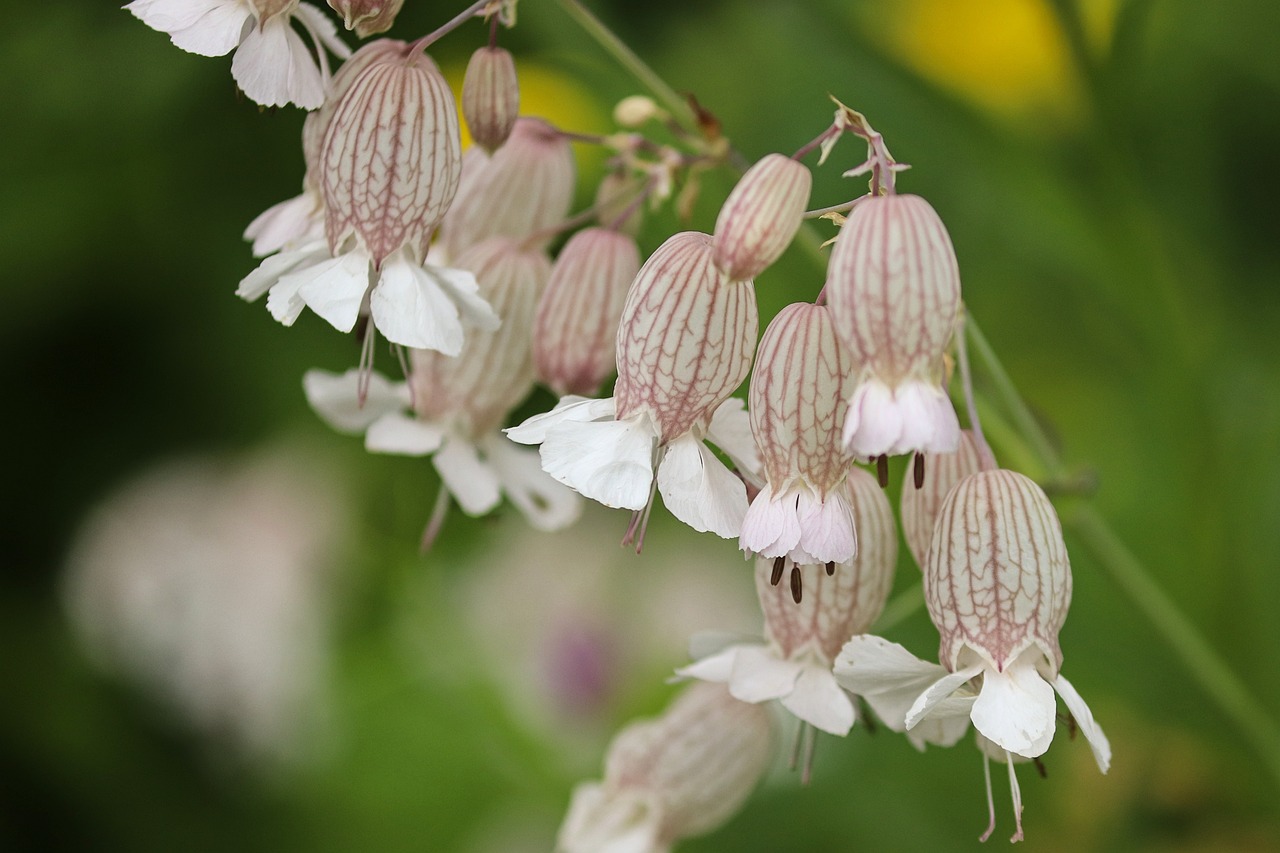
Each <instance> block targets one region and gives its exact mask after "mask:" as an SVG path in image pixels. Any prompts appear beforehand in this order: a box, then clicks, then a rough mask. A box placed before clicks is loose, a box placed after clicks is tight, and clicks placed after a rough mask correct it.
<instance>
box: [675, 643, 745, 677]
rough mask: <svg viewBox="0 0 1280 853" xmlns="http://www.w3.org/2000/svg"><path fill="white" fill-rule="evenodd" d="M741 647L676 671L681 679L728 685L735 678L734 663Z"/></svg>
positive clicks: (730, 649) (716, 654)
mask: <svg viewBox="0 0 1280 853" xmlns="http://www.w3.org/2000/svg"><path fill="white" fill-rule="evenodd" d="M740 648H742V647H741V646H730V647H728V648H725V649H721V650H720V651H718V652H716V653H715V654H710V655H707V656H706V657H704V658H702V659H701V660H697V661H694V662H693V663H691V664H689V665H688V666H682V667H680V668H679V669H677V670H676V675H678V676H680V677H681V678H697V679H699V680H700V681H712V682H715V683H716V684H728V683H729V679H730V678H732V677H733V662H734V661H735V660H737V657H738V650H739V649H740Z"/></svg>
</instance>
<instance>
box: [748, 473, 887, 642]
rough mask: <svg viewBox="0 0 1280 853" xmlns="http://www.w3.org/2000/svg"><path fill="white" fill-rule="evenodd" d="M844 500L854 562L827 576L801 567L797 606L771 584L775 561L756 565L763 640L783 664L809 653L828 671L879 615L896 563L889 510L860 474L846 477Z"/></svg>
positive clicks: (868, 478) (870, 479)
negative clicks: (855, 542)
mask: <svg viewBox="0 0 1280 853" xmlns="http://www.w3.org/2000/svg"><path fill="white" fill-rule="evenodd" d="M848 496H849V502H850V504H851V505H852V508H853V515H854V523H855V525H856V527H857V530H858V539H859V547H858V553H857V556H855V557H854V558H853V559H851V560H848V561H846V562H844V563H842V564H839V565H837V566H836V567H835V572H834V573H833V574H831V575H828V574H827V572H826V570H825V567H823V566H820V565H818V566H804V567H802V569H801V573H802V586H803V590H804V594H803V595H802V596H801V599H800V602H799V603H796V602H795V601H794V600H793V597H792V594H791V590H790V589H789V588H787V585H786V584H782V583H780V584H778V585H777V586H774V585H773V584H772V574H773V564H774V561H773V560H771V559H768V558H764V557H760V558H757V560H756V572H755V574H756V593H757V594H758V595H759V597H760V608H761V610H763V611H764V621H765V635H766V636H767V637H768V638H769V639H770V640H771V641H772V642H773V643H774V644H775V645H776V646H777V647H778V649H779V651H780V652H781V653H782V656H783V657H784V658H787V659H795V658H798V657H801V656H802V655H804V654H805V653H810V654H812V655H813V656H814V657H815V658H816V659H817V660H818V661H819V662H820V663H822V664H823V665H824V666H830V665H831V664H832V662H833V661H835V659H836V655H838V654H839V653H840V649H841V648H842V647H843V646H844V644H845V643H846V642H848V640H849V638H850V637H852V636H853V635H855V634H861V633H863V632H864V631H866V630H867V629H868V628H870V627H871V624H872V623H873V622H875V620H876V619H877V618H878V617H879V616H880V612H881V611H882V610H883V609H884V603H885V600H886V599H887V598H888V596H889V590H890V588H891V587H892V586H893V569H894V566H895V565H896V563H897V560H898V537H897V533H896V531H895V530H894V526H893V509H892V508H891V507H890V506H889V501H888V499H887V498H886V497H885V496H884V490H883V489H881V488H880V485H879V483H877V482H876V479H875V477H872V476H871V475H870V474H868V473H867V472H865V471H863V470H862V469H861V468H854V469H853V470H852V471H851V472H850V475H849V487H848Z"/></svg>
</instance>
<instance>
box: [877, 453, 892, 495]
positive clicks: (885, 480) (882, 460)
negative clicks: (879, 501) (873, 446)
mask: <svg viewBox="0 0 1280 853" xmlns="http://www.w3.org/2000/svg"><path fill="white" fill-rule="evenodd" d="M876 479H877V480H879V481H880V488H882V489H883V488H885V487H887V486H888V485H889V457H888V456H885V455H884V454H883V453H881V454H880V455H879V456H877V457H876Z"/></svg>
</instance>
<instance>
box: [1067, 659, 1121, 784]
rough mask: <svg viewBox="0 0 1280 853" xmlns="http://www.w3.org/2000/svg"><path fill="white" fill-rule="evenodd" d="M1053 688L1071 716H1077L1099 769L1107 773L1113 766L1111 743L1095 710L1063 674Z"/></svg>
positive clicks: (1077, 722)
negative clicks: (1096, 719) (1096, 716)
mask: <svg viewBox="0 0 1280 853" xmlns="http://www.w3.org/2000/svg"><path fill="white" fill-rule="evenodd" d="M1053 688H1054V689H1055V690H1057V691H1058V695H1059V696H1061V697H1062V702H1063V704H1065V705H1066V706H1067V710H1068V711H1070V712H1071V716H1072V717H1075V720H1076V726H1077V727H1078V728H1079V729H1080V733H1081V734H1083V735H1084V737H1085V740H1087V741H1088V742H1089V748H1090V749H1092V750H1093V759H1094V761H1097V762H1098V769H1099V770H1101V771H1102V772H1103V773H1106V772H1107V770H1109V769H1110V768H1111V744H1110V742H1108V741H1107V736H1106V735H1104V734H1103V733H1102V727H1101V726H1099V725H1098V724H1097V723H1096V722H1095V721H1094V719H1093V712H1092V711H1090V710H1089V706H1088V705H1086V704H1085V701H1084V699H1082V698H1081V696H1080V694H1079V693H1078V692H1076V689H1075V687H1073V686H1072V685H1071V682H1069V681H1067V680H1066V679H1065V678H1063V677H1062V676H1061V675H1059V676H1058V677H1057V678H1055V679H1054V680H1053Z"/></svg>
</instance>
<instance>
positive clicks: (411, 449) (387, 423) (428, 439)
mask: <svg viewBox="0 0 1280 853" xmlns="http://www.w3.org/2000/svg"><path fill="white" fill-rule="evenodd" d="M444 437H445V431H444V430H443V429H442V428H441V427H440V426H439V425H438V424H433V423H431V422H429V421H424V420H420V419H418V418H415V417H413V416H412V415H405V414H401V413H400V412H392V413H391V414H387V415H383V416H382V417H381V418H378V420H376V421H374V422H373V423H372V424H370V425H369V431H368V432H366V433H365V436H364V446H365V449H366V450H370V451H372V452H374V453H394V454H396V455H398V456H426V455H428V454H430V453H434V452H436V451H437V450H438V449H440V444H441V442H443V441H444Z"/></svg>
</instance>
